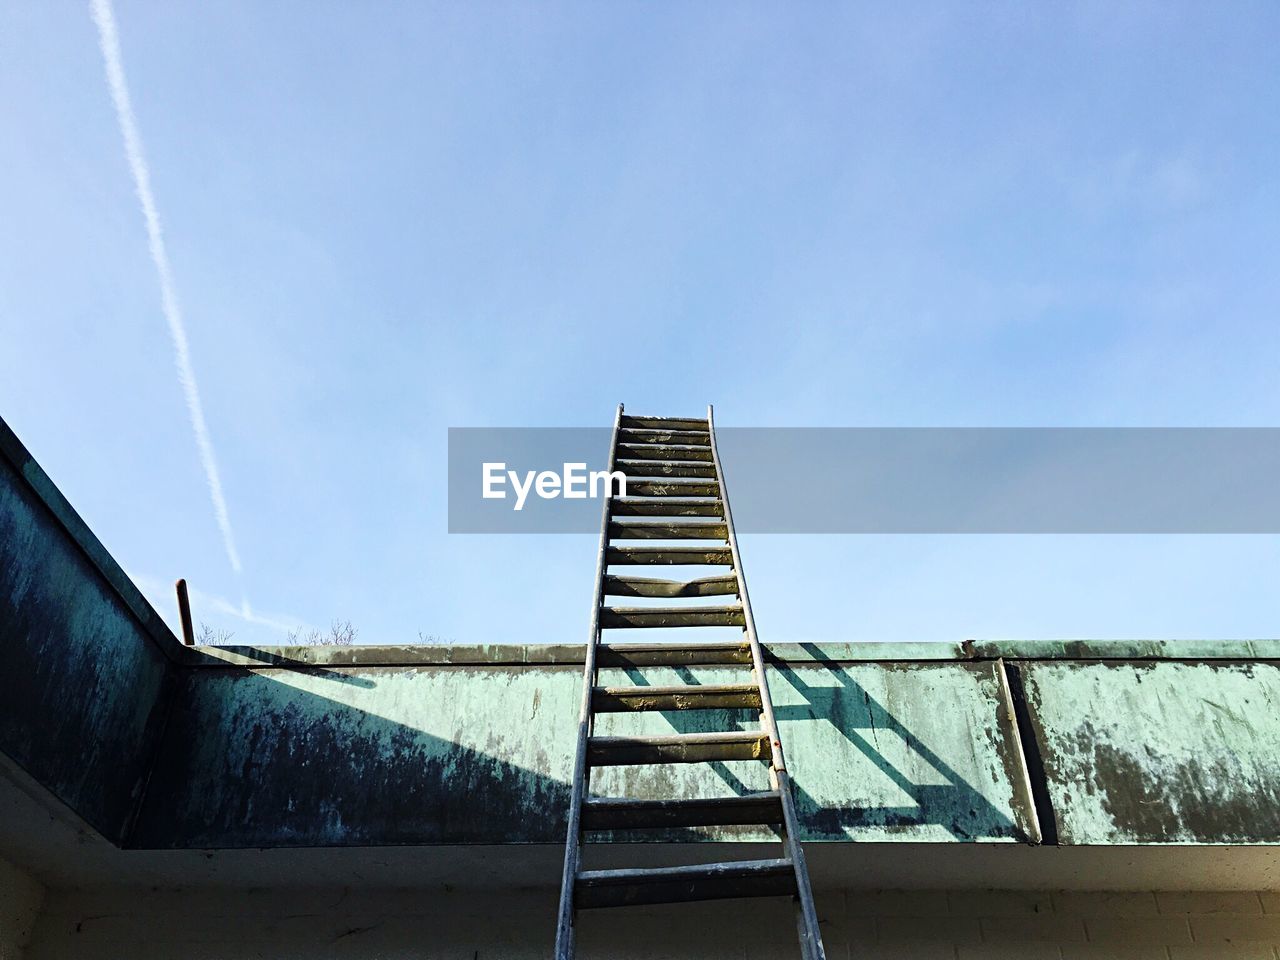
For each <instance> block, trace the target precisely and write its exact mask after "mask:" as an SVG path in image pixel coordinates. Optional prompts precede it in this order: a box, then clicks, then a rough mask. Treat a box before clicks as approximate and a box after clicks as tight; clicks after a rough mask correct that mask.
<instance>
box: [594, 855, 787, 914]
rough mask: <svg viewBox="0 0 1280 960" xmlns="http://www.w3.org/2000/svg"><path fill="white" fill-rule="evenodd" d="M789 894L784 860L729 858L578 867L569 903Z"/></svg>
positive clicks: (614, 903) (608, 903)
mask: <svg viewBox="0 0 1280 960" xmlns="http://www.w3.org/2000/svg"><path fill="white" fill-rule="evenodd" d="M795 893H796V875H795V869H794V867H793V866H792V864H791V861H790V860H734V861H729V862H727V863H704V864H697V865H695V866H688V867H647V868H641V869H632V870H584V871H582V872H581V873H579V874H578V876H577V881H576V883H575V884H574V904H575V906H577V907H579V908H581V909H590V908H592V907H624V906H632V905H639V904H645V903H685V902H688V901H693V900H727V899H734V898H737V897H784V896H794V895H795Z"/></svg>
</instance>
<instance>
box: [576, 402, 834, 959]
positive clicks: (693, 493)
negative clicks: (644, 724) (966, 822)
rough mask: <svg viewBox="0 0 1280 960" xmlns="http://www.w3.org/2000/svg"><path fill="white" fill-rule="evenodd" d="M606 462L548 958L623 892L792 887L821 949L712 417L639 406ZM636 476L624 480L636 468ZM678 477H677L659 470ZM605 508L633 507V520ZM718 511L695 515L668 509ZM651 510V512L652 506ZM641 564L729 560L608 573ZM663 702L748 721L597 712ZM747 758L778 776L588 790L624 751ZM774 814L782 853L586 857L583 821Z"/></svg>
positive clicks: (640, 759) (732, 819)
mask: <svg viewBox="0 0 1280 960" xmlns="http://www.w3.org/2000/svg"><path fill="white" fill-rule="evenodd" d="M609 469H610V470H621V471H622V472H623V473H625V474H626V475H627V477H628V478H629V479H628V482H627V496H626V497H619V498H615V497H613V496H612V493H613V491H612V490H610V495H609V497H608V498H607V499H606V500H605V502H604V504H603V507H602V516H601V520H600V542H599V547H598V549H597V553H596V592H595V603H594V605H593V607H592V612H591V629H590V633H589V636H588V642H587V651H586V657H585V658H584V659H585V663H584V666H583V691H582V701H581V708H580V712H579V717H578V739H577V748H576V751H575V756H574V770H573V783H572V788H571V793H570V802H569V817H568V833H567V836H566V838H565V855H564V874H563V877H562V879H561V886H560V912H559V916H558V918H557V921H556V952H555V956H556V960H573V957H574V955H575V950H576V943H577V931H576V919H577V915H578V911H579V910H585V909H591V908H603V907H619V906H628V905H632V904H649V903H677V902H687V901H694V900H718V899H726V898H739V897H776V896H790V897H792V898H793V900H794V902H795V906H796V926H797V930H798V933H799V945H800V956H801V958H802V960H825V957H826V954H825V952H824V950H823V946H822V935H821V933H820V932H819V929H818V917H817V913H816V912H815V910H814V905H813V890H812V888H811V886H810V883H809V871H808V868H807V867H806V865H805V858H804V850H803V849H802V847H801V845H800V841H799V839H798V837H797V827H796V812H795V802H794V800H793V798H792V795H791V781H790V778H789V776H788V773H787V767H786V760H785V759H784V757H783V752H782V741H781V738H780V736H779V734H778V725H777V720H776V719H775V718H774V714H773V702H772V700H771V699H770V697H769V683H768V677H767V672H766V671H767V667H766V662H765V654H764V648H763V647H762V646H761V645H760V639H759V637H757V636H756V629H755V621H754V620H753V618H752V616H751V599H750V597H749V596H748V594H747V585H746V580H745V578H744V577H743V575H742V560H741V557H740V555H739V552H738V541H737V538H736V536H735V535H734V530H733V512H732V510H731V509H730V506H729V495H728V491H727V490H726V489H725V482H724V476H723V473H722V471H721V464H720V454H719V451H718V450H717V448H716V433H715V417H714V412H713V411H712V409H711V407H709V406H708V407H707V418H706V419H705V420H698V419H694V418H685V417H636V416H630V415H626V414H624V413H623V408H622V405H621V404H619V405H618V412H617V415H616V416H615V418H614V422H613V435H612V440H611V441H610V449H609ZM633 478H634V479H633ZM667 478H675V479H667ZM615 517H642V518H647V519H642V520H639V521H632V520H622V521H619V520H615V519H614V518H615ZM689 517H693V518H702V517H711V518H716V519H715V520H712V521H707V520H699V519H693V520H689V519H664V518H689ZM654 518H658V519H654ZM637 539H641V540H703V541H716V540H719V541H722V544H721V545H716V544H714V543H707V544H699V545H696V546H695V545H690V546H669V545H655V546H626V545H618V544H616V543H615V542H614V541H616V540H637ZM646 564H667V565H672V566H686V565H710V566H727V567H730V568H731V569H730V572H728V573H724V574H715V575H712V576H707V577H700V578H697V579H693V580H687V581H684V580H664V579H659V578H653V577H633V576H630V575H628V574H621V573H610V572H609V567H610V566H612V565H618V566H635V565H646ZM606 596H627V597H652V598H661V599H665V600H688V599H696V598H699V597H713V596H736V597H737V598H738V600H737V602H736V603H731V604H728V605H722V606H709V605H706V604H673V605H671V606H649V607H623V606H614V605H610V604H608V603H606V601H605V597H606ZM708 626H716V627H737V628H740V629H741V630H742V640H740V641H736V642H719V643H706V642H702V643H695V642H690V643H676V642H669V643H649V644H646V643H603V642H602V641H601V631H602V630H605V629H610V628H634V627H667V628H689V627H708ZM701 664H726V665H732V664H738V665H741V666H742V667H743V668H747V667H750V670H749V671H747V670H745V669H744V670H743V674H742V678H743V679H742V681H741V682H738V683H718V684H705V685H698V684H689V685H683V686H653V685H647V684H645V683H634V684H631V685H626V686H598V679H599V677H598V675H599V671H600V669H601V668H614V667H627V668H635V669H643V668H645V667H654V666H666V667H681V666H695V665H701ZM655 710H656V711H667V710H724V711H729V710H752V711H758V712H759V718H760V726H759V727H758V729H755V730H723V731H718V732H710V733H683V734H670V735H666V736H630V737H601V736H596V735H595V734H594V725H595V724H594V721H595V716H596V714H597V713H620V712H645V711H655ZM723 760H739V761H743V760H746V761H750V760H756V761H760V762H762V763H767V764H768V765H769V771H770V780H771V781H772V783H773V787H774V789H773V790H771V791H767V792H764V793H755V794H748V795H746V796H742V797H657V798H648V797H645V798H641V797H591V796H588V793H589V788H590V781H591V770H592V768H594V767H600V766H613V765H621V764H667V763H709V762H718V761H723ZM746 823H756V824H762V823H763V824H775V825H776V827H777V829H778V832H779V834H780V836H781V842H782V848H783V849H782V853H783V855H782V856H781V857H777V858H775V859H768V860H747V861H739V862H731V863H705V864H695V865H693V866H681V867H661V868H656V869H655V868H625V869H618V870H584V869H582V841H583V833H584V832H586V831H599V830H628V829H643V828H646V827H692V826H710V825H716V824H746Z"/></svg>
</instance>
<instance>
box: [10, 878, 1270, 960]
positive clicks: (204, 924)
mask: <svg viewBox="0 0 1280 960" xmlns="http://www.w3.org/2000/svg"><path fill="white" fill-rule="evenodd" d="M555 906H556V904H555V897H554V895H553V894H552V893H550V892H546V891H535V892H527V893H517V892H510V891H506V892H494V891H464V890H449V889H434V890H425V891H407V890H405V891H373V890H367V889H358V890H346V891H343V890H321V891H315V890H312V891H294V892H291V893H286V892H281V891H238V892H237V891H225V892H217V891H195V892H182V891H164V890H108V891H98V892H82V893H53V894H50V895H49V897H48V899H47V901H46V905H45V910H44V912H43V913H42V914H41V916H40V919H39V922H38V923H37V926H36V932H35V936H34V938H33V940H32V943H31V945H30V947H29V948H28V951H27V954H26V958H25V960H54V958H56V960H64V958H76V960H108V958H109V960H120V958H125V957H129V958H133V957H138V958H173V960H248V958H270V960H292V958H298V960H302V958H306V960H325V958H333V960H355V958H360V960H373V958H405V960H410V958H412V960H426V958H431V960H436V958H440V960H444V958H449V960H496V958H520V960H524V958H535V957H537V958H544V957H547V956H548V955H549V954H550V949H551V932H552V929H553V925H554V919H555ZM818 908H819V914H820V916H821V917H822V920H823V930H824V936H825V940H826V945H827V953H828V956H829V957H831V958H832V960H1280V952H1278V951H1277V946H1278V945H1280V897H1278V896H1277V895H1275V894H1271V893H1262V894H1259V893H1254V892H1237V891H1230V892H1208V893H1163V892H1161V893H1091V892H1072V891H1069V892H1037V891H988V892H982V891H924V890H922V891H876V892H865V891H854V890H849V891H837V892H835V893H824V894H821V895H820V896H819V900H818ZM580 956H582V957H583V958H584V960H585V958H595V957H599V958H619V960H622V958H626V960H632V958H634V960H659V958H666V960H676V958H697V960H720V958H725V960H728V958H732V960H765V958H770V960H771V958H780V957H787V958H792V957H796V956H798V951H797V949H796V941H795V929H794V925H793V922H792V917H791V910H790V907H789V905H788V904H786V903H785V902H777V901H738V902H721V903H705V904H694V905H682V906H677V907H667V908H649V909H632V910H608V911H597V912H593V913H590V914H587V915H585V916H584V918H583V920H582V932H581V949H580ZM6 960H8V958H6Z"/></svg>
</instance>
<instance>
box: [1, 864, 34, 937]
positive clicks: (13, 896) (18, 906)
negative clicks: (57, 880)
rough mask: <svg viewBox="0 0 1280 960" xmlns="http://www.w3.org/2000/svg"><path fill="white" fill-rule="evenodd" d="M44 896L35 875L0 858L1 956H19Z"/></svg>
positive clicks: (29, 934)
mask: <svg viewBox="0 0 1280 960" xmlns="http://www.w3.org/2000/svg"><path fill="white" fill-rule="evenodd" d="M44 898H45V889H44V887H43V886H42V885H41V884H40V883H39V882H38V881H37V880H36V879H35V878H34V877H32V876H31V875H30V874H28V873H26V872H24V871H22V870H19V869H18V868H17V867H15V866H13V865H12V864H11V863H9V862H8V861H7V860H2V859H0V960H22V957H23V951H24V950H25V948H26V946H27V944H28V942H29V941H30V939H31V934H32V932H33V931H34V929H35V925H36V918H37V916H38V915H39V913H40V908H41V907H42V906H43V905H44Z"/></svg>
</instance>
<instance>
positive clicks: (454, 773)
mask: <svg viewBox="0 0 1280 960" xmlns="http://www.w3.org/2000/svg"><path fill="white" fill-rule="evenodd" d="M527 653H528V648H512V650H511V651H510V652H508V653H506V654H504V653H503V652H501V651H486V652H479V653H477V655H476V658H475V659H476V662H475V663H474V664H470V665H466V664H462V663H458V662H457V656H456V651H455V656H454V662H453V663H442V662H432V661H433V660H434V659H436V658H434V657H432V655H431V653H430V651H417V652H416V654H415V656H416V657H417V658H418V659H419V663H418V664H417V665H403V666H394V665H388V666H380V665H377V663H376V662H371V663H365V664H358V665H351V666H327V667H322V668H307V667H298V666H297V665H295V666H292V667H286V668H281V667H274V666H263V667H260V668H257V669H244V668H240V667H229V668H213V669H203V668H196V669H193V670H192V671H191V673H190V674H189V675H188V676H187V678H186V679H185V682H184V685H183V687H182V691H181V694H180V695H179V696H178V697H177V706H176V707H175V710H174V714H173V717H172V719H171V722H170V725H169V728H168V732H167V735H166V738H165V744H164V748H163V749H162V751H161V753H160V756H159V759H158V762H157V764H156V769H155V774H154V777H153V781H152V786H151V789H150V791H149V793H148V800H147V803H146V806H145V809H144V810H143V814H142V816H141V818H140V820H139V824H138V830H137V833H136V836H135V843H136V845H137V846H144V847H165V846H200V847H236V846H278V845H304V846H306V845H310V846H316V845H319V846H329V845H352V844H356V845H359V844H388V843H555V842H559V841H561V840H562V838H563V835H564V814H565V810H566V807H567V804H568V783H569V781H570V779H571V770H572V759H573V755H572V750H573V746H574V738H575V732H576V723H577V705H578V697H579V693H578V691H579V687H580V684H581V665H580V663H579V662H578V655H580V653H578V655H575V656H572V657H570V656H566V657H565V662H560V663H557V662H555V658H554V657H550V658H548V659H547V660H544V662H541V663H539V662H533V663H530V662H527V661H524V660H523V659H519V660H518V659H517V657H521V658H522V657H523V656H524V655H525V654H527ZM575 653H577V652H576V651H575ZM363 654H364V655H365V656H366V657H367V658H368V660H370V661H375V660H376V659H377V658H378V657H379V656H380V655H382V654H385V651H378V650H368V651H363ZM512 654H515V655H516V656H512ZM207 656H213V654H208V655H207ZM695 675H696V679H697V680H698V681H699V682H705V683H714V682H730V681H732V680H733V679H735V678H738V679H740V677H741V675H742V671H741V668H728V669H725V668H706V669H698V670H692V671H681V673H680V675H677V674H676V672H675V671H672V670H667V669H659V670H646V671H644V676H643V677H642V678H641V677H633V678H632V679H633V680H634V679H642V680H643V681H644V682H647V683H652V684H661V683H673V682H675V683H678V682H689V680H690V679H691V678H692V677H694V676H695ZM603 682H606V683H608V682H611V681H610V679H609V678H608V677H606V678H605V679H604V680H603ZM613 682H627V680H626V678H620V680H618V681H613ZM773 689H774V696H775V704H776V707H777V713H778V717H779V723H780V726H781V729H782V735H783V738H784V742H785V743H786V746H787V754H788V759H789V766H790V769H791V771H792V776H793V779H794V782H795V785H796V791H797V806H798V810H799V813H800V816H801V820H802V822H803V824H804V830H805V838H806V839H808V840H825V841H840V840H848V839H858V840H863V841H881V840H901V841H937V842H952V841H970V840H981V841H986V842H1014V841H1027V840H1031V839H1034V837H1035V836H1036V824H1035V821H1034V817H1033V815H1032V813H1031V810H1030V799H1029V796H1028V795H1027V792H1026V786H1025V777H1024V775H1023V772H1022V762H1021V759H1020V755H1019V749H1020V748H1019V744H1018V738H1017V734H1016V732H1015V730H1014V728H1013V722H1012V717H1011V715H1010V714H1009V711H1008V710H1007V709H1006V706H1005V703H1004V699H1003V690H1002V681H1001V677H1000V675H999V670H998V665H997V664H995V663H993V662H984V663H964V662H919V663H874V662H858V661H831V662H818V661H816V660H815V659H814V658H813V657H812V656H809V655H806V654H805V651H800V650H797V651H795V659H794V660H788V661H786V662H779V664H778V669H777V672H776V675H775V677H774V680H773ZM943 718H945V720H944V719H943ZM756 724H758V719H757V717H756V716H755V715H754V714H753V712H751V711H696V712H687V713H679V712H671V713H662V714H643V715H631V714H613V715H604V716H602V717H601V718H600V720H599V722H598V725H597V732H599V733H601V734H612V735H617V734H624V733H670V732H671V731H672V730H673V729H675V730H678V731H681V732H689V731H694V730H728V729H737V728H739V727H741V728H743V729H745V728H748V727H754V726H755V725H756ZM767 788H768V784H767V781H766V770H765V768H764V766H763V765H762V764H760V763H753V762H726V763H717V764H698V765H684V766H679V765H676V766H670V765H668V766H648V767H626V768H613V769H605V770H601V771H599V772H598V773H597V774H596V775H595V776H594V777H593V781H592V789H593V791H594V792H595V793H597V794H598V795H614V796H641V797H644V796H653V797H661V796H713V795H723V794H731V793H735V792H742V791H746V790H761V789H767ZM773 836H774V835H773V833H772V832H771V831H769V830H767V829H761V828H754V829H752V828H719V829H703V830H697V831H686V832H678V833H674V834H672V833H662V834H653V835H650V837H649V839H688V840H708V839H713V840H771V839H773Z"/></svg>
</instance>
